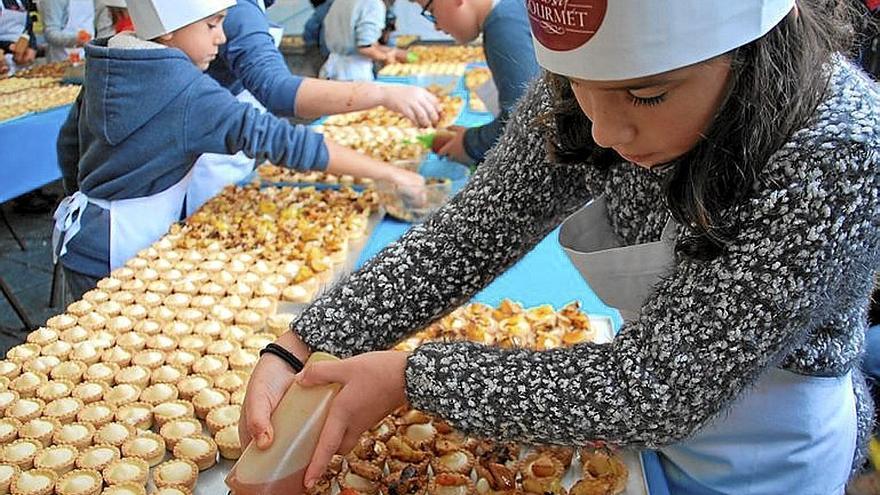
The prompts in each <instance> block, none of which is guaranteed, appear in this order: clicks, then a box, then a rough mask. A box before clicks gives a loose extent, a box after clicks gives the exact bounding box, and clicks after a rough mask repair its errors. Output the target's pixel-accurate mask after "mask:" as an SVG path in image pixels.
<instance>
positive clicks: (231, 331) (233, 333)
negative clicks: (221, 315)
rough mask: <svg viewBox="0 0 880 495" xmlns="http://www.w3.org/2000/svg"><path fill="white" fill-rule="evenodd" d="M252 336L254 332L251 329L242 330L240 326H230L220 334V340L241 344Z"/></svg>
mask: <svg viewBox="0 0 880 495" xmlns="http://www.w3.org/2000/svg"><path fill="white" fill-rule="evenodd" d="M252 334H253V330H251V329H250V328H242V327H240V326H238V325H229V326H228V327H226V328H224V329H223V331H222V332H221V333H220V339H221V340H228V341H230V342H233V343H238V344H240V343H241V342H244V339H246V338H248V337H249V336H250V335H252ZM233 354H234V353H233ZM227 357H229V356H227Z"/></svg>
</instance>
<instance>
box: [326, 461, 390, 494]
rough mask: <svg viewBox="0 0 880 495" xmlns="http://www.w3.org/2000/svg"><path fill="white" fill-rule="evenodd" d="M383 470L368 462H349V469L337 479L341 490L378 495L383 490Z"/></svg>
mask: <svg viewBox="0 0 880 495" xmlns="http://www.w3.org/2000/svg"><path fill="white" fill-rule="evenodd" d="M382 474H383V473H382V470H381V469H380V468H378V467H376V466H374V465H372V464H370V463H368V462H364V461H349V463H348V469H345V470H343V471H342V472H341V473H339V476H338V477H337V478H336V481H337V483H339V489H340V490H342V491H343V492H345V490H354V491H356V492H358V493H361V494H364V495H376V494H377V493H379V489H380V488H381V479H382Z"/></svg>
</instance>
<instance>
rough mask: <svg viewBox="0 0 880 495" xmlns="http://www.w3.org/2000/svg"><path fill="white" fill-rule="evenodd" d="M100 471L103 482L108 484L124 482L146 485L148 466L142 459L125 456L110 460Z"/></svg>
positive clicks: (148, 472)
mask: <svg viewBox="0 0 880 495" xmlns="http://www.w3.org/2000/svg"><path fill="white" fill-rule="evenodd" d="M101 472H102V474H103V475H104V482H106V483H107V484H108V485H122V484H124V483H140V484H142V485H146V484H147V476H148V475H149V474H150V466H149V464H147V461H145V460H143V459H135V458H125V459H119V460H115V461H113V462H111V463H110V465H109V466H107V467H105V468H104V469H103V471H101Z"/></svg>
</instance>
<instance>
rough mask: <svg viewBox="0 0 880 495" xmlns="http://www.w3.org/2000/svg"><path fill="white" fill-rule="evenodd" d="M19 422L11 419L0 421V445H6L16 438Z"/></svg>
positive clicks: (19, 427) (19, 426)
mask: <svg viewBox="0 0 880 495" xmlns="http://www.w3.org/2000/svg"><path fill="white" fill-rule="evenodd" d="M19 429H21V421H19V420H17V419H12V418H2V419H0V445H6V444H8V443H10V442H12V441H13V440H15V439H16V438H18V430H19Z"/></svg>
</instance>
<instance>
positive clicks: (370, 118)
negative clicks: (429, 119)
mask: <svg viewBox="0 0 880 495" xmlns="http://www.w3.org/2000/svg"><path fill="white" fill-rule="evenodd" d="M439 99H440V105H441V107H442V109H441V112H440V113H441V117H440V122H439V123H438V124H437V127H448V126H450V125H452V124H453V123H455V121H456V120H458V116H459V115H460V114H461V111H462V109H463V108H464V98H462V97H461V96H460V95H446V96H439ZM352 125H363V126H369V127H398V128H404V129H411V128H415V127H416V125H415V124H413V123H412V122H411V121H410V120H408V119H407V118H406V117H404V116H403V115H401V114H399V113H396V112H393V111H391V110H388V109H386V108H385V107H377V108H374V109H372V110H361V111H358V112H349V113H343V114H339V115H331V116H330V117H327V119H325V120H324V122H323V126H324V129H325V130H326V128H327V127H329V126H352Z"/></svg>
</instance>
